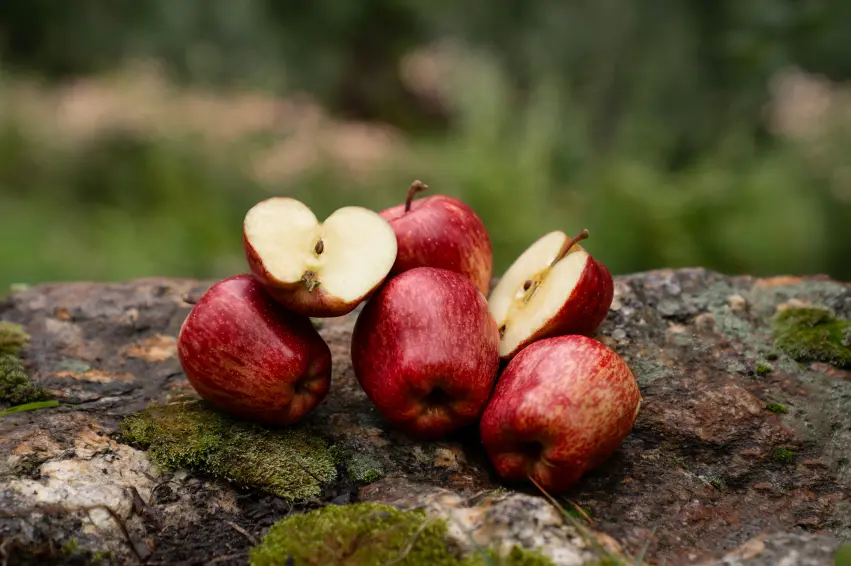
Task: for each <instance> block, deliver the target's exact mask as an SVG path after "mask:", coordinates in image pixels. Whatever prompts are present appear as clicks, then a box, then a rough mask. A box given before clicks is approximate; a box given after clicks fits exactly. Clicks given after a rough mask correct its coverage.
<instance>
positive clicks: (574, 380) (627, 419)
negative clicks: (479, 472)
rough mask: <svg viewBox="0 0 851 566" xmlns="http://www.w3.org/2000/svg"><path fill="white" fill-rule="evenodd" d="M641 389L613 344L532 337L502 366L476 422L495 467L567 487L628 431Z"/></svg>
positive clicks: (511, 475)
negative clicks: (501, 370)
mask: <svg viewBox="0 0 851 566" xmlns="http://www.w3.org/2000/svg"><path fill="white" fill-rule="evenodd" d="M640 405H641V393H640V392H639V390H638V384H637V383H636V381H635V378H634V377H633V375H632V372H631V371H630V369H629V367H627V365H626V363H625V362H624V361H623V359H622V358H621V357H620V356H618V355H617V354H616V353H615V352H613V351H612V350H611V349H609V348H607V347H606V346H604V345H603V344H601V343H600V342H598V341H596V340H594V339H593V338H588V337H587V336H580V335H570V336H558V337H555V338H546V339H543V340H538V341H537V342H535V343H534V344H532V345H530V346H528V347H526V348H524V349H523V350H522V351H521V352H520V353H519V354H518V355H517V356H516V357H515V358H514V359H513V360H511V361H510V362H509V363H508V365H507V366H506V368H505V370H504V371H503V373H502V375H501V376H500V378H499V381H498V382H497V384H496V389H495V390H494V394H493V397H492V399H491V400H490V402H489V403H488V406H487V408H486V409H485V411H484V414H483V415H482V419H481V422H480V423H479V431H480V434H481V439H482V443H483V444H484V447H485V450H486V451H487V453H488V456H489V457H490V460H491V462H492V463H493V465H494V467H495V468H496V471H497V473H499V475H500V476H502V477H503V478H505V479H507V480H510V481H523V480H526V479H528V478H530V477H531V478H532V479H534V481H535V482H537V483H538V484H539V485H541V486H542V487H544V489H546V490H548V491H551V492H553V493H557V492H562V491H566V490H568V489H570V487H571V486H573V485H574V484H575V483H576V482H577V481H578V480H579V478H580V477H581V476H582V475H583V474H585V473H586V472H588V471H590V470H592V469H593V468H595V467H597V466H598V465H600V464H601V463H602V462H603V461H605V460H606V459H607V458H609V456H611V455H612V453H613V452H614V451H615V450H616V449H617V448H618V447H619V446H620V445H621V443H622V442H623V441H624V439H625V438H626V437H627V435H629V433H630V431H631V430H632V426H633V423H634V422H635V419H636V417H637V416H638V410H639V406H640Z"/></svg>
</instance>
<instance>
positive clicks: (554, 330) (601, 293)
mask: <svg viewBox="0 0 851 566" xmlns="http://www.w3.org/2000/svg"><path fill="white" fill-rule="evenodd" d="M614 294H615V287H614V282H613V281H612V274H611V273H609V270H608V269H607V268H606V266H605V265H603V264H602V263H601V262H600V261H597V260H595V259H594V258H593V257H591V255H589V256H588V261H587V262H586V263H585V269H584V270H583V271H582V275H581V276H580V277H579V282H578V283H577V284H576V287H575V288H574V289H573V292H572V293H571V294H570V297H569V298H568V300H567V301H565V303H564V305H563V306H562V307H561V309H560V310H559V311H558V313H556V315H555V316H553V317H552V318H550V320H549V321H547V323H546V324H544V326H542V327H541V328H540V330H538V331H537V332H535V333H534V334H532V335H531V336H529V338H527V339H526V340H525V341H523V342H521V343H520V344H518V346H517V347H516V348H515V349H514V351H512V352H511V353H509V354H508V355H505V356H503V357H502V360H503V362H507V361H509V360H511V359H512V358H513V357H514V356H516V355H517V353H518V352H520V351H521V350H523V348H525V347H527V346H528V345H529V344H532V343H534V342H536V341H538V340H541V339H543V338H552V337H554V336H565V335H568V334H580V335H583V336H593V335H594V334H596V332H597V329H599V328H600V325H601V324H603V322H604V321H605V320H606V316H608V314H609V308H610V307H611V306H612V300H613V299H614Z"/></svg>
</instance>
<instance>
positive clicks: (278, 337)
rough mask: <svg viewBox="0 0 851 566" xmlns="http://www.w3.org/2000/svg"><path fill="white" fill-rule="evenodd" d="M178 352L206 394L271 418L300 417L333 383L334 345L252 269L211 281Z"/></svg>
mask: <svg viewBox="0 0 851 566" xmlns="http://www.w3.org/2000/svg"><path fill="white" fill-rule="evenodd" d="M177 352H178V356H179V359H180V364H181V365H182V366H183V371H184V372H185V373H186V377H187V379H188V380H189V383H190V384H191V385H192V387H193V388H194V389H195V390H196V391H197V392H198V394H199V395H200V396H201V397H202V398H204V399H206V400H207V401H209V402H210V403H211V404H212V405H214V406H216V407H218V408H219V409H221V410H223V411H225V412H227V413H230V414H232V415H235V416H238V417H242V418H247V419H251V420H255V421H259V422H264V423H268V424H274V425H287V424H292V423H295V422H297V421H299V420H301V419H302V418H304V417H305V416H306V415H307V414H308V413H310V412H311V411H312V410H313V409H314V407H316V405H317V404H318V403H320V402H321V401H322V400H323V399H324V398H325V396H326V395H327V393H328V389H329V387H330V384H331V350H330V349H329V348H328V345H327V344H326V343H325V341H324V340H323V339H322V337H321V336H320V335H319V333H318V332H317V331H316V329H315V328H314V327H313V324H312V323H311V322H310V319H309V318H308V317H305V316H302V315H299V314H296V313H293V312H291V311H288V310H287V309H285V308H284V307H283V306H282V305H281V304H280V303H278V302H277V301H275V300H274V299H273V298H272V297H271V296H270V295H269V294H268V293H267V292H266V291H265V290H264V289H263V287H262V286H261V285H260V283H259V282H258V281H257V280H256V279H255V278H254V277H252V276H251V275H249V274H241V275H236V276H234V277H229V278H227V279H224V280H222V281H219V282H218V283H216V284H214V285H213V286H212V287H210V289H209V290H208V291H207V292H206V293H205V294H204V295H203V296H202V297H201V299H200V300H199V301H198V302H197V303H196V304H195V305H194V307H193V308H192V311H191V312H190V313H189V316H188V317H187V318H186V320H185V321H184V322H183V325H182V326H181V328H180V334H179V336H178V341H177Z"/></svg>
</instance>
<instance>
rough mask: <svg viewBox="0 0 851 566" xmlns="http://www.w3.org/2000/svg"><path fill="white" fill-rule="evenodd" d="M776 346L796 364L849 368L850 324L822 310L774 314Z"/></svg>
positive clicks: (850, 356) (810, 309)
mask: <svg viewBox="0 0 851 566" xmlns="http://www.w3.org/2000/svg"><path fill="white" fill-rule="evenodd" d="M772 330H773V334H774V343H775V345H776V346H777V347H778V348H779V349H781V350H783V351H784V352H785V353H786V354H788V355H789V356H790V357H792V358H794V359H796V360H798V361H820V362H828V363H830V364H833V365H834V366H836V367H840V368H842V367H851V322H849V321H848V320H845V319H844V318H838V317H837V316H836V315H834V314H833V312H831V311H829V310H827V309H823V308H792V309H787V310H785V311H781V312H779V313H777V314H776V315H775V317H774V320H773V325H772Z"/></svg>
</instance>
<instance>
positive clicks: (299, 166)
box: [0, 0, 851, 289]
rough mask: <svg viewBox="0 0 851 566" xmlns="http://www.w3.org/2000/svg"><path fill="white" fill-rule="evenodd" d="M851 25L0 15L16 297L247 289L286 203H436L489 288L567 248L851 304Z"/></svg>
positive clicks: (557, 12) (81, 7)
mask: <svg viewBox="0 0 851 566" xmlns="http://www.w3.org/2000/svg"><path fill="white" fill-rule="evenodd" d="M849 79H851V3H848V2H846V1H845V0H824V1H816V0H751V1H750V2H739V1H734V0H684V1H683V2H678V3H672V2H663V1H659V0H637V1H628V0H575V1H572V2H558V1H555V0H500V1H496V0H488V1H485V0H469V1H467V2H451V1H448V0H362V1H360V2H341V1H339V0H313V1H306V0H290V1H278V2H273V1H272V0H238V1H237V0H180V1H173V0H149V1H147V2H138V1H137V0H84V1H82V2H67V1H61V0H3V2H0V285H2V286H3V287H2V288H3V289H5V288H7V287H8V285H10V284H12V283H37V282H42V281H57V280H71V279H89V280H94V279H96V280H118V279H125V278H130V277H138V276H150V275H176V276H190V277H224V276H227V275H230V274H232V273H235V272H240V271H244V270H245V265H244V260H243V257H242V250H241V236H240V230H241V221H242V218H243V216H244V214H245V212H246V211H247V210H248V208H249V207H250V206H251V205H253V204H254V203H255V202H257V201H258V200H260V199H263V198H265V197H267V196H270V195H273V194H286V195H291V196H295V197H296V198H299V199H302V200H304V201H305V202H307V203H308V204H309V205H310V206H311V207H314V209H315V210H316V211H317V214H318V215H319V216H320V217H321V216H323V215H325V214H327V213H329V212H330V211H331V210H333V209H335V208H338V207H340V206H343V205H347V204H359V205H364V206H369V207H372V208H375V209H381V208H384V207H386V206H389V205H392V204H396V203H398V202H401V200H402V199H403V197H404V193H405V190H406V188H407V186H408V184H409V183H410V182H411V181H412V180H414V179H421V180H423V181H424V182H426V183H427V184H429V185H430V186H431V188H432V191H433V192H441V193H448V194H452V195H455V196H458V197H460V198H462V199H464V200H465V201H467V202H468V203H469V204H471V205H472V206H473V207H474V208H475V209H476V210H477V211H478V212H479V214H480V215H481V217H482V219H483V220H484V221H485V223H486V225H487V227H488V229H489V231H490V234H491V237H492V240H493V243H494V253H495V270H496V272H497V273H499V272H501V271H502V270H504V269H505V268H506V267H507V266H508V265H509V264H510V262H511V261H512V260H513V258H514V257H516V255H517V254H518V253H520V252H521V251H522V250H523V249H524V248H525V247H526V246H528V245H529V244H530V243H531V242H532V241H533V240H535V239H536V238H537V237H539V236H540V235H542V234H543V233H545V232H546V231H548V230H551V229H557V228H558V229H563V230H566V231H568V232H571V233H573V232H578V231H579V230H580V229H581V228H583V227H587V228H588V229H589V230H590V232H591V239H590V240H589V241H588V242H587V244H588V246H587V247H588V248H589V249H590V250H591V251H592V253H594V254H595V255H596V256H598V257H599V258H600V259H602V261H603V262H604V263H606V264H607V265H608V266H609V268H610V269H611V270H612V272H613V273H616V274H617V273H625V272H631V271H637V270H643V269H652V268H658V267H677V266H695V265H702V266H706V267H710V268H714V269H718V270H721V271H724V272H727V273H751V274H757V275H768V274H779V273H797V274H806V273H816V272H818V273H827V274H830V275H832V276H833V277H836V278H839V279H844V280H851V253H849V252H851V159H849V157H848V150H849V148H851V86H849V83H848V81H849Z"/></svg>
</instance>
